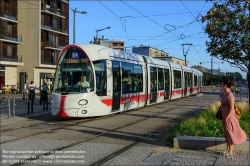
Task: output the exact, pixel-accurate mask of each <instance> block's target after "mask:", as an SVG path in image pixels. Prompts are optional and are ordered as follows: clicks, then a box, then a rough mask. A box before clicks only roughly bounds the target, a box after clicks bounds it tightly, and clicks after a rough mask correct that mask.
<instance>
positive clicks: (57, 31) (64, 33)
mask: <svg viewBox="0 0 250 166" xmlns="http://www.w3.org/2000/svg"><path fill="white" fill-rule="evenodd" d="M41 27H42V29H44V30H49V31H52V32H56V33H60V34H63V35H69V34H68V31H67V30H62V29H60V28H55V27H52V26H48V25H44V24H41Z"/></svg>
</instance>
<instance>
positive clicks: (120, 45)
mask: <svg viewBox="0 0 250 166" xmlns="http://www.w3.org/2000/svg"><path fill="white" fill-rule="evenodd" d="M94 41H95V42H94V43H93V42H92V41H91V42H90V44H98V45H102V46H105V47H109V48H113V49H118V50H124V41H121V40H109V39H105V38H104V36H102V38H98V39H97V38H95V37H94Z"/></svg>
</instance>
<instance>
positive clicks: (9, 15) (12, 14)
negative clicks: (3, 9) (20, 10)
mask: <svg viewBox="0 0 250 166" xmlns="http://www.w3.org/2000/svg"><path fill="white" fill-rule="evenodd" d="M0 16H1V17H4V18H7V19H10V20H14V21H17V14H14V13H9V14H4V13H0Z"/></svg>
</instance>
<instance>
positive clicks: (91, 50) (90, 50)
mask: <svg viewBox="0 0 250 166" xmlns="http://www.w3.org/2000/svg"><path fill="white" fill-rule="evenodd" d="M78 46H79V47H81V48H82V49H83V50H84V51H85V52H86V53H87V54H88V55H89V57H90V58H91V60H98V59H110V57H113V58H120V59H126V60H133V61H141V62H143V59H142V56H141V55H139V54H134V53H130V52H125V51H122V50H118V49H112V48H108V47H105V46H101V45H96V44H81V45H78Z"/></svg>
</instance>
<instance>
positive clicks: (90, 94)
mask: <svg viewBox="0 0 250 166" xmlns="http://www.w3.org/2000/svg"><path fill="white" fill-rule="evenodd" d="M59 56H60V58H59V60H58V65H57V68H56V72H55V80H54V87H53V91H52V105H51V112H52V115H55V116H61V117H94V116H103V115H108V114H112V113H117V112H123V111H127V110H131V109H136V108H139V107H144V106H147V105H152V104H157V103H161V102H164V101H168V100H174V99H177V98H181V97H185V96H189V95H192V94H196V93H199V92H201V91H202V86H203V81H202V80H203V75H202V72H200V71H198V70H196V69H193V68H190V67H187V66H181V65H179V64H174V63H170V62H167V61H163V60H159V59H154V58H151V57H147V56H142V55H138V54H133V53H129V52H125V51H121V50H116V49H111V48H107V47H103V46H100V45H94V44H86V45H68V46H66V47H65V48H64V49H63V50H62V51H61V52H60V55H59ZM83 76H85V77H86V78H87V81H88V83H89V84H87V85H88V86H86V87H83V86H82V84H81V83H80V84H79V82H81V79H82V77H83Z"/></svg>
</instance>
